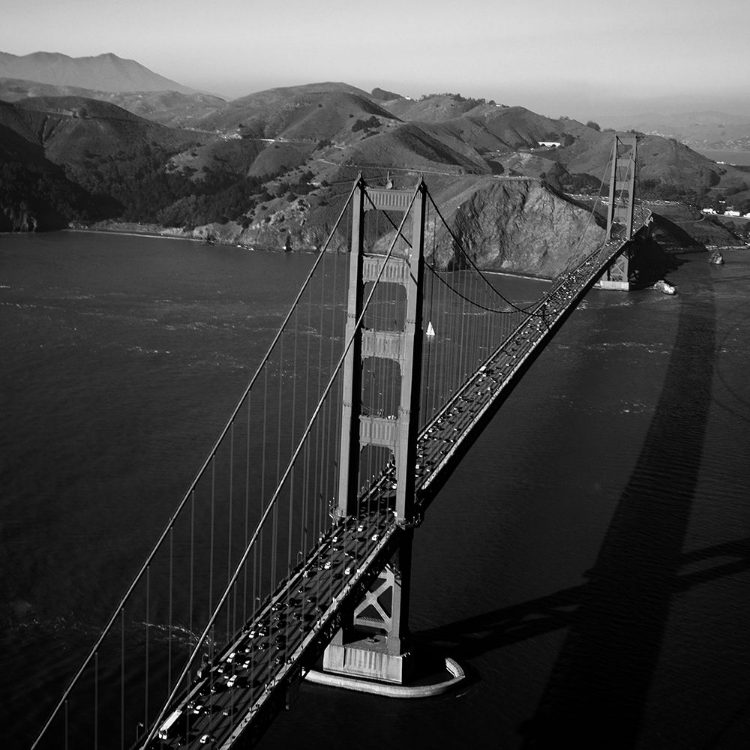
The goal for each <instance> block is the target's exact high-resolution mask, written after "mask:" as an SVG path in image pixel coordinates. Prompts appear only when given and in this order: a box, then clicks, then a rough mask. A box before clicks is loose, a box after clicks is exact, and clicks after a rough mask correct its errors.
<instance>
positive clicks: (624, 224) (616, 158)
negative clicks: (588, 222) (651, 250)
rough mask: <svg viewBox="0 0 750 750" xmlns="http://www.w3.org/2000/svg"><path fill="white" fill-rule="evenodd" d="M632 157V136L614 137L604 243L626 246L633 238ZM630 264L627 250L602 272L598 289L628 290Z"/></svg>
mask: <svg viewBox="0 0 750 750" xmlns="http://www.w3.org/2000/svg"><path fill="white" fill-rule="evenodd" d="M636 157H637V141H636V135H635V133H616V134H615V143H614V148H613V153H612V173H611V176H610V181H609V205H608V207H607V209H608V210H607V240H619V241H621V242H626V241H627V240H630V239H631V238H632V236H633V213H634V208H635V170H636ZM630 260H631V255H630V250H628V249H626V250H625V251H624V252H623V253H622V254H621V255H619V256H618V257H617V259H616V260H615V261H614V263H612V265H611V266H610V267H609V268H608V269H607V270H606V271H605V273H604V275H603V276H602V278H601V279H600V280H599V286H600V287H601V288H602V289H623V290H626V291H627V290H628V289H630V281H629V272H630Z"/></svg>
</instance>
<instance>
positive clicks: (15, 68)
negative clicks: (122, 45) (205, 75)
mask: <svg viewBox="0 0 750 750" xmlns="http://www.w3.org/2000/svg"><path fill="white" fill-rule="evenodd" d="M0 78H16V79H22V80H27V81H36V82H38V83H46V84H51V85H56V86H76V87H78V88H85V89H94V90H101V91H112V92H123V91H179V92H180V93H184V94H195V93H198V92H197V91H196V90H195V89H191V88H190V87H188V86H183V85H182V84H180V83H177V82H176V81H172V80H170V79H169V78H165V77H164V76H161V75H159V74H158V73H154V72H153V71H152V70H149V69H148V68H147V67H145V66H144V65H141V64H140V63H139V62H136V61H135V60H130V59H125V58H121V57H118V56H117V55H115V54H114V53H113V52H106V53H103V54H101V55H95V56H90V57H70V56H69V55H65V54H63V53H61V52H32V53H31V54H29V55H12V54H10V53H8V52H0Z"/></svg>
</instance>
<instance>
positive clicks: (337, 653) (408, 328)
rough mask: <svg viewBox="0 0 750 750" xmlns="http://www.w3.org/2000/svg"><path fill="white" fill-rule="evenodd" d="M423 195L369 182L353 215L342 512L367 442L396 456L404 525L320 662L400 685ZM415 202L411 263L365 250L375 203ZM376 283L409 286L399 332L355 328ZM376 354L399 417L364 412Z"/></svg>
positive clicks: (350, 501) (404, 666)
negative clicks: (386, 367) (393, 372)
mask: <svg viewBox="0 0 750 750" xmlns="http://www.w3.org/2000/svg"><path fill="white" fill-rule="evenodd" d="M425 198H426V186H425V185H424V183H422V184H421V185H420V186H419V188H418V189H417V192H416V194H415V193H413V192H411V191H403V190H379V189H377V190H374V189H369V188H366V187H365V186H364V183H362V189H361V193H360V192H358V193H357V200H358V202H357V203H355V208H354V211H355V214H358V218H357V220H356V221H355V222H353V227H356V236H355V230H354V228H353V233H352V258H351V261H350V263H351V265H350V275H349V283H350V287H349V307H348V311H347V340H348V339H349V337H353V341H354V342H355V343H354V344H353V345H352V347H351V349H350V356H349V357H347V359H346V361H345V369H344V374H345V383H344V409H343V416H342V425H341V431H342V435H341V453H340V458H341V464H340V468H339V471H340V474H339V476H340V480H339V497H338V513H339V516H341V517H344V516H347V515H351V514H353V513H354V512H356V501H357V491H358V487H359V485H360V482H359V475H358V474H359V455H360V452H361V449H362V448H363V447H365V446H367V445H374V446H383V447H387V448H389V449H390V450H391V452H392V454H393V463H394V468H395V480H396V482H395V483H396V488H395V505H394V507H393V511H394V512H395V514H396V517H397V519H398V523H399V524H401V525H402V526H404V529H403V531H402V532H401V535H402V542H401V545H400V548H399V550H398V551H397V552H396V554H395V555H394V556H393V558H392V559H391V560H390V562H389V563H388V565H387V566H386V568H385V570H384V571H383V572H382V574H381V575H380V576H379V577H378V579H377V580H376V581H375V583H374V584H373V585H372V586H371V587H370V590H369V591H368V592H367V594H366V595H365V598H364V600H363V601H362V602H360V604H359V605H358V606H357V607H356V608H355V610H354V612H353V614H352V616H351V618H350V620H349V622H346V623H345V624H344V626H343V627H342V629H341V630H340V631H339V632H338V633H337V634H336V636H335V638H334V639H333V641H332V642H331V644H330V645H329V647H328V648H327V649H326V651H325V654H324V659H323V667H324V669H325V670H326V671H329V672H335V673H338V674H343V675H347V676H350V677H352V676H353V677H367V678H370V679H376V680H383V681H386V682H396V683H403V682H404V681H405V680H406V679H407V678H408V676H409V673H410V667H411V664H412V659H411V654H410V652H409V650H408V615H409V611H408V610H409V585H410V580H411V558H412V537H413V530H412V529H411V528H409V527H408V524H409V522H410V521H411V520H412V517H413V515H414V488H415V476H414V466H415V463H416V445H417V437H418V432H419V388H420V379H421V353H422V285H423V284H422V282H423V274H424V270H423V264H422V256H423V251H424V221H425V212H426V202H425ZM410 206H411V210H412V211H413V212H414V215H413V223H412V236H411V249H410V251H409V253H408V257H407V258H403V257H391V258H389V259H388V260H386V258H385V257H383V256H378V255H366V254H365V253H364V250H363V244H362V242H363V236H364V234H363V227H362V222H363V218H364V213H365V211H367V210H368V209H369V208H372V207H374V208H380V209H387V210H392V211H406V210H408V209H409V207H410ZM378 279H379V280H380V282H381V283H387V284H398V285H400V286H402V287H403V288H404V289H405V292H406V295H405V296H406V311H405V318H404V324H403V329H402V330H400V331H385V330H383V331H379V330H373V329H370V330H367V331H364V332H363V331H362V330H355V328H356V326H355V323H356V320H357V319H358V318H359V316H360V315H361V312H362V309H361V308H362V300H363V289H364V284H365V283H367V282H368V281H369V282H372V281H376V280H378ZM355 346H356V349H355ZM370 358H372V359H392V360H395V361H397V362H398V364H399V370H400V380H401V382H400V389H399V394H400V395H399V404H398V412H397V414H395V415H389V416H388V417H383V416H377V417H375V416H363V415H362V414H361V409H360V407H359V400H360V396H361V393H362V367H363V364H362V361H363V360H365V359H370ZM344 464H346V466H344Z"/></svg>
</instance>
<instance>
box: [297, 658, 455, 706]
mask: <svg viewBox="0 0 750 750" xmlns="http://www.w3.org/2000/svg"><path fill="white" fill-rule="evenodd" d="M465 677H466V674H465V672H464V670H463V669H462V668H461V666H460V665H459V664H458V662H456V661H455V660H453V659H445V660H444V661H443V663H442V669H441V670H440V672H439V673H437V674H432V675H429V676H425V675H422V676H421V678H420V680H419V684H416V683H415V684H411V685H396V684H394V683H385V682H376V681H374V680H367V679H362V678H357V677H347V676H345V675H341V674H329V673H328V672H320V671H318V670H315V669H311V670H310V671H309V672H308V673H307V674H306V675H305V679H306V680H307V681H308V682H312V683H314V684H316V685H326V686H328V687H338V688H343V689H345V690H354V691H356V692H358V693H370V694H371V695H382V696H385V697H386V698H430V697H431V696H433V695H441V694H442V693H445V692H447V691H448V690H451V689H453V688H454V687H455V686H456V685H458V684H459V683H460V682H462V681H463V680H464V679H465Z"/></svg>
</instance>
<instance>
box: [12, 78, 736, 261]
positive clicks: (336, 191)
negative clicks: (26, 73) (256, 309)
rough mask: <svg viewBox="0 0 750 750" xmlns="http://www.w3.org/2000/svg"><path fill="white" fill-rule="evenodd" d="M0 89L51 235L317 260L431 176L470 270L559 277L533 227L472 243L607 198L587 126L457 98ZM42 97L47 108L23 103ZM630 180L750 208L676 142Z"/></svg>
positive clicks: (717, 169)
mask: <svg viewBox="0 0 750 750" xmlns="http://www.w3.org/2000/svg"><path fill="white" fill-rule="evenodd" d="M4 85H5V89H0V90H4V91H8V92H10V93H12V94H14V95H16V97H17V98H16V100H15V102H14V103H2V104H0V127H3V128H4V130H3V133H4V134H5V136H4V137H3V140H2V143H1V144H0V160H2V161H3V162H4V163H6V164H11V165H12V170H13V174H14V175H15V177H14V183H13V184H14V185H16V187H18V188H19V190H21V191H22V192H23V190H30V188H29V187H28V185H27V184H26V182H24V181H23V180H20V178H19V177H18V175H20V174H21V173H22V172H23V169H24V168H25V165H27V166H31V165H33V166H34V168H35V169H42V170H43V171H45V174H46V175H48V178H49V184H50V185H52V184H53V183H54V184H55V185H56V186H57V187H54V189H53V188H51V187H50V191H49V192H50V195H49V196H48V200H47V202H46V204H45V203H44V201H41V202H40V198H39V195H36V197H35V199H34V200H35V205H41V206H42V208H41V209H40V210H41V211H42V212H43V210H46V209H45V208H44V206H45V205H47V206H52V205H53V204H54V205H55V206H56V211H57V214H56V216H57V218H56V219H55V221H54V222H53V223H52V224H51V225H53V226H58V225H59V224H60V217H62V218H64V217H66V216H67V218H68V220H69V221H72V222H74V223H81V222H89V223H90V222H91V221H93V220H103V219H117V220H119V221H126V222H140V223H143V224H149V225H150V226H151V227H152V229H153V230H154V231H159V230H160V229H161V228H165V229H166V228H169V230H170V231H172V232H181V233H184V234H187V235H194V236H199V237H208V236H211V237H213V238H215V239H217V240H219V241H226V242H232V243H236V242H239V243H242V244H247V245H252V246H254V247H268V248H272V249H277V248H280V247H282V246H287V247H289V246H291V247H293V248H295V249H296V248H301V249H302V248H312V247H316V246H319V244H320V242H322V241H323V239H325V236H326V234H327V232H328V231H329V229H330V222H331V221H332V220H333V219H335V216H336V215H337V211H338V208H339V201H340V199H341V196H342V195H343V194H345V193H347V192H348V190H349V188H350V186H351V184H352V182H353V180H354V179H356V177H357V175H358V174H360V173H361V174H363V175H364V176H365V177H366V179H368V180H370V181H373V182H374V183H375V184H384V183H385V181H386V180H390V182H391V184H394V185H395V186H397V187H410V186H413V185H414V184H415V182H416V180H417V179H419V176H420V175H425V176H426V177H427V179H428V184H429V185H430V188H431V190H433V191H434V194H435V195H439V196H441V199H442V198H444V199H445V200H446V201H448V202H450V201H452V200H454V199H455V200H458V196H459V195H461V194H462V193H463V192H464V191H468V193H466V195H462V196H461V200H460V201H459V202H460V203H461V204H462V205H463V206H464V207H465V208H464V209H463V212H464V213H462V214H461V215H462V216H463V218H458V219H456V222H457V223H456V227H457V231H458V230H460V231H462V232H469V233H470V234H472V235H474V238H473V239H472V245H473V246H476V247H479V248H480V250H479V252H480V256H481V257H479V256H478V260H481V261H482V262H487V263H489V264H490V265H489V266H488V267H492V268H502V269H513V270H520V268H521V266H524V267H525V268H526V270H525V272H526V273H534V274H540V275H544V274H545V273H547V272H548V271H549V269H550V268H553V267H554V262H553V260H552V259H551V258H550V257H547V255H548V253H547V252H546V251H544V249H543V248H544V247H545V242H546V240H545V239H544V237H546V235H547V234H549V235H550V237H552V233H553V231H554V230H553V229H552V228H551V227H550V226H548V225H547V224H545V222H544V221H543V220H542V219H541V218H540V217H541V214H540V217H537V218H534V219H533V221H535V222H536V223H537V224H538V226H539V231H540V232H541V235H540V236H536V235H535V234H534V233H533V232H532V231H531V229H528V232H529V234H527V235H524V234H523V233H521V231H520V228H517V229H518V232H516V233H515V234H513V235H512V237H513V239H510V238H511V234H509V233H508V231H506V230H503V231H500V230H498V229H494V230H492V231H489V233H488V237H491V238H494V239H493V240H492V242H495V246H494V249H493V248H491V247H489V246H487V247H485V246H483V245H482V241H481V240H480V239H479V234H478V233H476V232H474V231H473V230H471V232H470V230H469V227H471V226H474V225H475V224H477V222H478V223H479V224H481V223H482V222H483V221H485V219H484V218H482V215H486V216H491V215H493V212H494V211H495V209H494V208H493V201H504V202H507V203H508V205H509V206H511V207H513V206H515V208H513V210H514V211H515V212H516V213H519V214H523V216H526V217H531V216H532V214H531V213H530V212H529V211H528V210H527V208H528V207H527V205H526V202H527V201H529V200H532V199H533V200H534V201H538V202H539V205H540V206H541V205H544V206H545V208H546V210H548V211H550V212H551V215H553V216H555V217H556V220H557V221H559V222H562V223H563V224H564V223H565V222H567V221H569V217H568V218H565V217H567V216H568V215H567V214H566V213H565V212H570V211H572V212H573V214H575V211H573V209H572V208H571V206H573V205H574V204H573V203H571V202H570V201H566V199H565V198H564V197H563V196H562V193H574V194H588V195H591V196H594V195H596V194H598V193H600V191H602V190H604V191H606V186H604V187H602V179H603V178H605V176H606V167H607V164H608V162H609V159H610V156H611V151H612V143H613V133H612V132H602V131H601V130H600V129H599V127H598V126H596V125H594V124H591V125H584V124H582V123H579V122H576V121H575V120H570V119H568V118H559V119H551V118H548V117H543V116H541V115H538V114H536V113H534V112H531V111H530V110H527V109H525V108H523V107H507V106H502V105H497V104H495V103H493V102H486V101H484V100H474V99H465V98H463V97H459V96H458V95H451V94H441V95H433V96H429V97H424V98H423V99H421V100H419V101H417V100H412V99H406V98H403V97H398V96H397V95H392V94H391V92H384V91H383V92H381V97H380V98H374V97H373V96H371V95H369V94H367V93H366V92H364V91H362V90H360V89H357V88H356V87H353V86H349V85H348V84H345V83H336V82H333V83H317V84H308V85H305V86H295V87H285V88H276V89H270V90H268V91H262V92H258V93H256V94H251V95H249V96H246V97H242V98H240V99H237V100H235V101H233V102H223V101H222V100H219V99H217V98H215V97H207V96H204V95H197V94H180V93H170V92H164V91H162V92H151V93H147V92H144V93H113V92H97V96H96V97H95V98H91V97H82V96H78V95H72V94H71V95H66V96H51V95H49V92H50V91H52V92H54V93H59V92H60V91H62V90H63V89H60V88H52V89H49V88H45V87H46V86H48V84H44V85H42V84H33V85H31V84H29V82H28V81H26V82H24V81H20V82H18V81H16V82H11V83H8V82H5V84H4ZM49 85H51V84H49ZM35 92H38V93H44V95H43V96H29V94H30V93H35ZM118 101H119V102H122V103H124V104H127V108H125V107H120V106H118V105H117V104H116V103H115V102H118ZM134 110H135V111H134ZM142 115H148V117H145V116H142ZM157 120H163V121H165V122H169V123H171V124H172V126H171V127H167V126H164V125H162V124H159V122H157ZM176 123H179V124H181V125H182V127H176V126H175V124H176ZM188 128H189V129H188ZM541 142H551V144H552V145H548V146H542V145H540V143H541ZM554 144H559V146H558V145H554ZM639 164H640V168H639V183H638V189H639V194H640V195H641V196H642V197H645V198H654V199H665V198H668V199H670V200H673V199H681V200H683V201H686V202H689V203H691V204H694V205H698V204H701V202H708V203H711V202H715V201H718V200H720V199H721V198H722V196H727V195H732V199H733V200H735V201H737V202H741V201H742V200H743V199H744V196H745V195H746V194H748V195H750V193H749V192H748V187H749V186H750V174H748V173H746V172H742V171H741V170H737V169H734V168H732V167H727V166H720V165H717V164H715V163H714V162H711V161H709V160H707V159H705V158H704V157H702V156H700V155H698V154H696V153H695V152H693V151H691V150H690V149H688V148H687V147H685V146H683V145H681V144H679V143H677V142H676V141H674V140H669V139H664V138H660V137H657V136H641V137H640V138H639ZM8 168H9V169H10V168H11V167H8ZM55 170H57V171H55ZM61 170H62V171H61ZM53 176H54V177H53ZM507 177H515V178H519V177H528V178H533V179H531V180H530V181H529V186H531V187H529V189H528V190H527V192H526V193H523V191H520V188H519V187H518V184H516V183H518V180H515V181H514V180H507V179H506V178H507ZM60 178H62V179H64V180H67V181H68V182H70V183H71V184H73V185H75V186H76V189H75V190H70V191H68V192H69V193H70V195H71V196H73V195H75V196H76V200H75V201H73V202H72V203H70V204H66V203H65V202H64V201H60V200H59V194H60V190H59V186H58V183H59V179H60ZM521 182H523V181H521ZM42 184H44V185H46V184H47V182H45V181H44V180H43V181H42ZM60 184H62V183H60ZM519 184H520V183H519ZM459 186H460V189H459ZM548 188H551V190H549V189H548ZM519 191H520V192H519ZM545 191H546V192H545ZM37 192H38V191H37ZM543 195H544V199H543ZM4 196H5V197H4V199H3V200H4V201H5V202H6V205H7V206H10V207H12V208H13V210H14V211H16V213H17V211H18V207H19V206H20V205H21V203H22V202H23V201H24V195H23V194H19V195H15V196H11V195H10V193H9V191H8V189H6V190H5V191H4ZM55 196H57V197H55ZM86 196H88V198H86ZM519 196H522V197H519ZM549 196H556V197H555V198H554V200H553V199H552V198H550V197H549ZM545 200H546V201H549V203H547V204H545V203H544V201H545ZM87 201H88V203H87ZM26 204H27V206H28V205H29V203H28V201H27V202H26ZM563 206H564V210H563V208H562V207H563ZM0 207H1V206H0ZM560 212H562V213H560ZM573 214H571V215H573ZM40 215H41V214H40ZM498 221H499V220H498ZM529 221H531V218H529ZM570 221H572V219H571V220H570ZM17 223H18V222H16V224H17ZM32 224H33V222H29V221H27V222H25V224H24V226H25V227H26V228H28V227H31V226H32ZM44 225H45V222H44V221H39V222H37V223H36V227H37V228H42V227H43V226H44ZM561 225H562V224H561ZM571 226H572V224H571ZM570 234H571V236H573V235H574V234H575V232H574V231H573V229H571V230H570ZM501 236H502V237H503V239H502V242H500V240H499V239H498V238H500V237H501ZM515 241H518V242H522V243H526V245H527V246H529V247H531V246H533V247H536V248H537V250H536V251H535V252H536V253H537V255H538V256H539V257H538V258H537V260H538V261H539V263H541V265H535V261H533V260H532V259H531V258H530V257H529V258H523V259H518V258H513V257H511V256H508V255H506V254H503V252H501V251H500V250H499V249H498V247H499V245H498V244H497V243H498V242H500V244H501V245H506V244H507V245H510V244H512V242H515ZM540 258H541V260H540ZM446 262H447V261H446ZM451 262H455V260H454V261H451Z"/></svg>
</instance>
